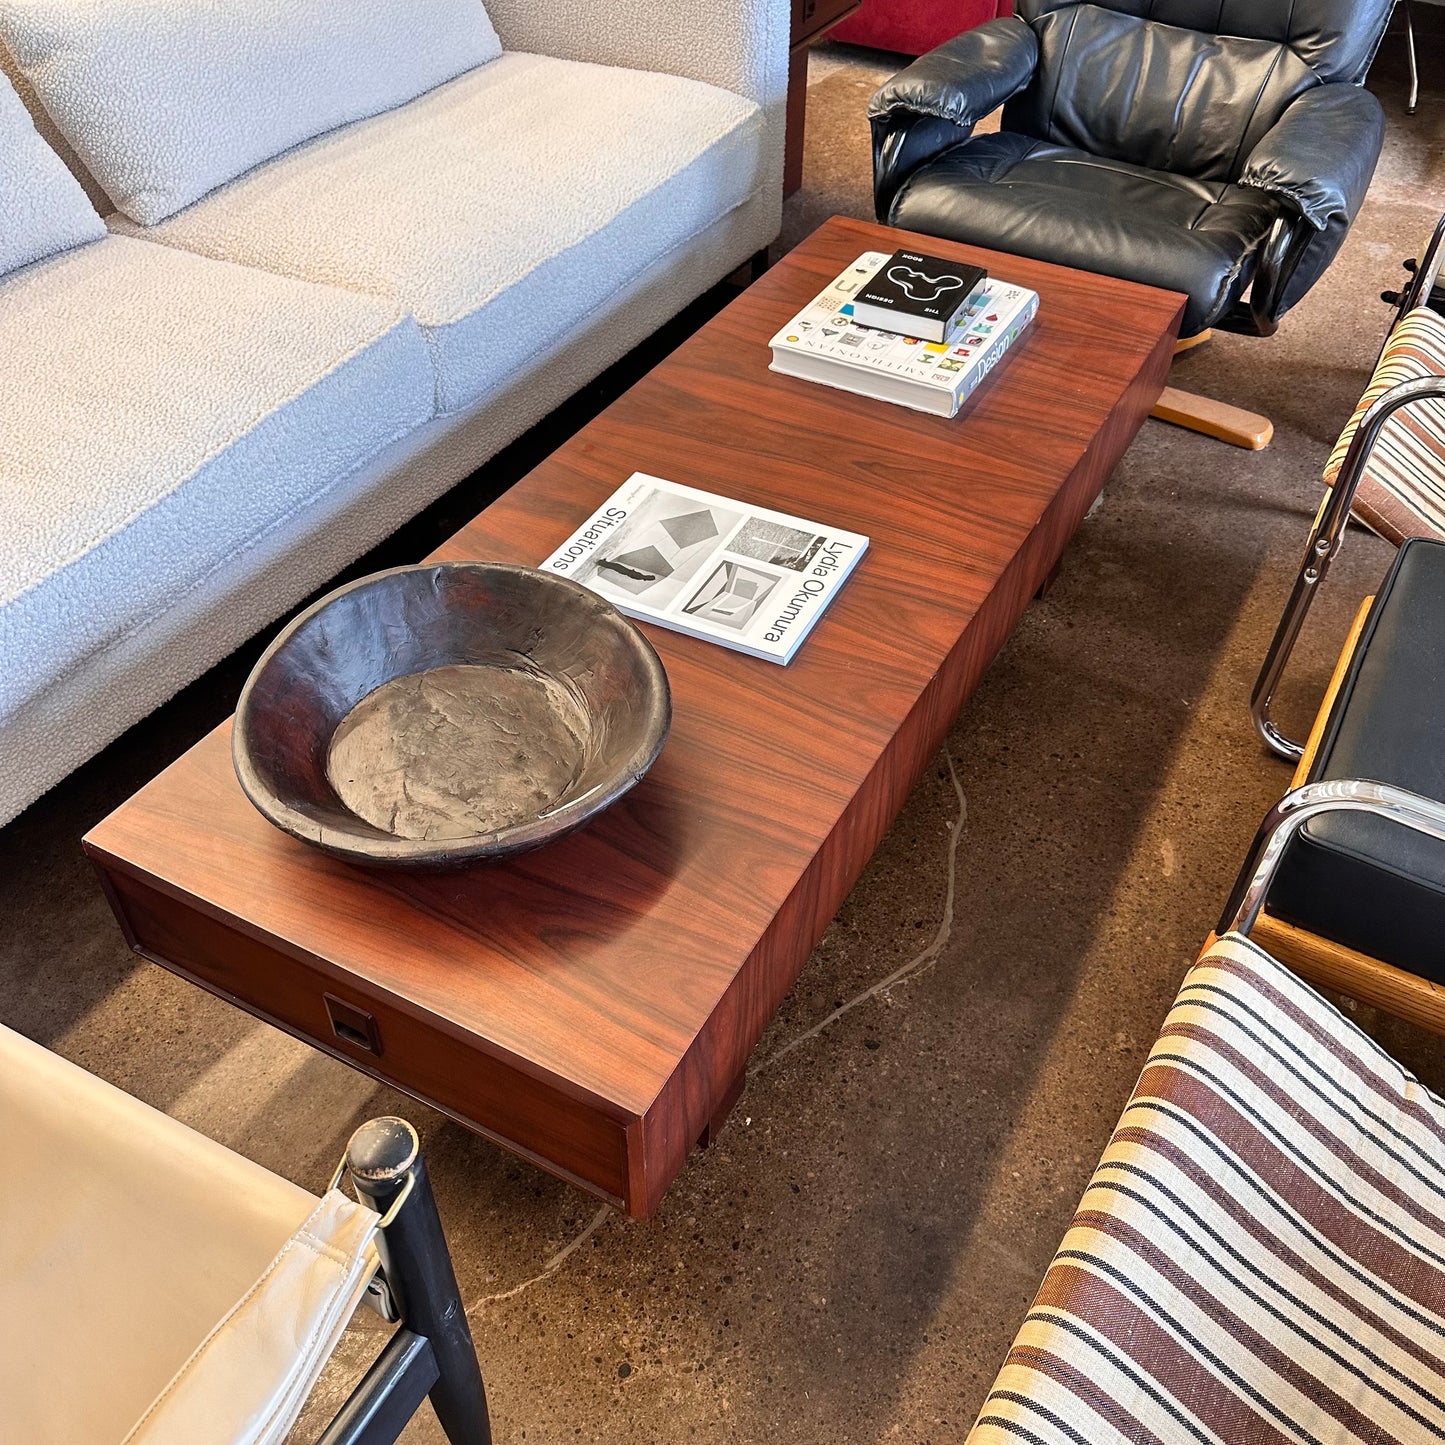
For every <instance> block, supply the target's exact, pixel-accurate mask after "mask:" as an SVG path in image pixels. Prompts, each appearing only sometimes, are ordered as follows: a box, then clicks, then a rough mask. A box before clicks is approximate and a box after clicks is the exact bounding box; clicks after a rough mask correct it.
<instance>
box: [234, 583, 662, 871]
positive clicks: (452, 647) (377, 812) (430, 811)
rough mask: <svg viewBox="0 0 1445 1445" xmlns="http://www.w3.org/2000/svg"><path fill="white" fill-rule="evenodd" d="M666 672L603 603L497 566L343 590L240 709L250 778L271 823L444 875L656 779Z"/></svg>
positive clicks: (277, 646) (352, 855)
mask: <svg viewBox="0 0 1445 1445" xmlns="http://www.w3.org/2000/svg"><path fill="white" fill-rule="evenodd" d="M671 717H672V703H671V696H670V693H669V691H668V685H667V674H666V673H665V672H664V671H663V669H662V663H661V662H660V661H659V660H658V656H657V654H656V652H654V651H653V649H652V646H651V644H650V643H649V642H648V641H647V639H646V638H645V637H643V635H642V634H641V632H639V631H638V630H637V628H636V627H634V626H633V625H632V623H630V622H629V621H628V620H627V619H626V618H625V617H623V615H622V614H621V613H620V612H619V611H618V610H617V609H616V608H615V607H614V606H613V605H612V604H611V603H610V602H608V601H606V599H604V598H602V597H599V596H597V595H596V594H595V593H593V592H589V591H588V590H587V589H586V588H585V587H582V586H580V585H578V584H577V583H576V582H571V581H569V580H568V579H566V578H565V577H555V576H552V575H550V574H548V573H544V572H538V571H535V570H534V569H532V568H530V567H514V566H510V565H508V564H506V563H502V562H443V563H438V564H435V565H423V566H419V567H397V568H394V569H393V570H392V571H390V572H378V573H377V574H376V575H375V576H373V577H364V578H362V579H361V580H360V581H359V582H353V583H351V584H350V585H349V586H346V587H342V588H339V589H338V590H337V591H335V592H333V593H331V594H330V596H328V597H323V598H322V599H321V601H320V602H318V603H316V604H315V606H313V607H310V608H308V609H307V610H306V611H305V612H303V613H302V614H301V615H300V616H299V617H297V618H296V619H295V620H294V621H293V622H292V623H291V624H290V625H289V626H288V627H287V628H286V629H285V630H284V631H283V632H282V633H281V635H280V636H279V637H278V638H277V639H276V640H275V641H274V642H273V643H272V644H271V646H270V647H268V648H267V649H266V652H265V654H264V655H263V656H262V658H261V660H260V661H259V662H258V663H257V664H256V667H255V670H254V671H253V672H252V673H251V676H250V678H249V679H248V680H247V682H246V686H245V689H244V691H243V692H242V693H241V701H240V704H239V706H238V707H237V709H236V722H235V729H234V731H233V733H232V737H231V756H232V759H233V761H234V763H235V766H236V776H237V778H238V779H239V780H240V783H241V787H242V789H243V790H244V792H245V794H246V796H247V797H248V798H249V799H250V800H251V801H252V802H253V803H254V804H255V805H256V807H257V808H259V809H260V811H261V812H262V813H263V814H264V815H265V817H266V818H267V819H268V820H269V821H270V822H272V823H274V824H275V825H276V826H277V827H278V828H280V829H282V831H284V832H286V833H289V834H290V835H291V836H292V837H293V838H299V839H300V840H301V841H302V842H303V843H310V844H311V845H312V846H314V847H317V848H321V849H323V850H325V851H326V852H328V853H333V854H335V855H336V856H338V857H340V858H346V859H348V860H349V861H351V862H353V863H362V864H369V865H376V866H395V867H408V866H410V867H416V868H447V867H453V866H459V865H461V864H463V863H468V862H472V861H474V860H478V859H484V858H501V857H506V856H508V855H510V854H513V853H520V852H523V851H524V850H526V849H528V848H536V847H539V846H540V845H541V844H543V843H548V842H551V841H552V840H553V839H554V838H560V837H562V836H563V834H565V833H570V832H571V831H572V830H573V829H574V828H580V827H581V826H582V825H583V824H584V823H586V822H587V821H588V820H589V819H590V818H592V817H593V816H595V815H596V814H597V813H599V812H601V811H602V809H604V808H606V807H607V806H608V805H609V804H611V803H614V802H616V801H617V799H618V798H620V797H621V796H622V795H623V794H624V793H625V792H627V790H628V789H629V788H631V787H632V786H633V784H635V783H636V782H637V780H638V779H639V778H640V777H642V775H643V774H644V773H645V772H646V771H647V770H648V768H649V767H651V766H652V764H653V762H654V761H655V760H656V758H657V755H658V753H659V752H661V751H662V745H663V742H664V741H665V740H666V738H667V730H668V726H669V723H670V722H671Z"/></svg>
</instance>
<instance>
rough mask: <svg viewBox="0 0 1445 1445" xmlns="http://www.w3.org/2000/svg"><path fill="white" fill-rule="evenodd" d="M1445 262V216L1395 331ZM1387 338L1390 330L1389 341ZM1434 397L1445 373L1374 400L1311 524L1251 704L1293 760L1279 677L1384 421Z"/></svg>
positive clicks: (1298, 748) (1298, 751)
mask: <svg viewBox="0 0 1445 1445" xmlns="http://www.w3.org/2000/svg"><path fill="white" fill-rule="evenodd" d="M1442 266H1445V216H1442V217H1441V219H1440V222H1439V224H1438V225H1437V226H1436V227H1435V233H1434V235H1433V237H1432V238H1431V241H1430V245H1429V247H1428V248H1427V249H1426V251H1425V254H1424V256H1423V257H1422V258H1421V261H1420V264H1419V265H1418V266H1417V267H1416V268H1415V274H1414V276H1413V277H1412V278H1411V281H1410V284H1409V286H1407V287H1406V289H1405V293H1404V295H1403V296H1402V297H1401V298H1400V304H1399V309H1398V311H1397V313H1396V316H1395V320H1394V322H1392V323H1391V326H1390V332H1391V333H1393V331H1394V329H1395V327H1396V326H1397V325H1398V324H1399V323H1400V321H1401V320H1402V319H1403V318H1404V317H1405V316H1406V315H1408V314H1409V312H1411V311H1413V310H1414V309H1415V308H1416V307H1417V306H1421V305H1423V304H1425V303H1426V302H1427V301H1428V299H1429V297H1430V296H1431V294H1432V293H1433V291H1434V289H1435V284H1436V282H1437V280H1438V279H1439V277H1440V272H1441V269H1442ZM1388 340H1389V336H1388V334H1387V336H1386V342H1387V343H1388ZM1382 350H1383V348H1382ZM1431 400H1437V401H1438V400H1445V376H1424V377H1419V378H1417V379H1416V380H1414V381H1405V382H1401V383H1400V385H1399V386H1396V387H1392V388H1391V389H1390V390H1389V391H1387V392H1386V393H1385V394H1384V395H1383V396H1382V397H1380V399H1379V400H1378V401H1376V402H1375V404H1374V405H1373V406H1372V407H1371V408H1370V409H1369V411H1367V412H1366V413H1365V415H1364V416H1363V417H1362V418H1361V419H1360V424H1359V426H1358V428H1357V429H1356V431H1355V435H1354V438H1353V440H1352V441H1351V443H1350V449H1349V451H1348V452H1347V453H1346V454H1345V460H1344V462H1343V463H1342V464H1341V466H1340V473H1339V476H1337V477H1336V478H1335V482H1334V485H1333V486H1332V487H1331V488H1330V492H1329V496H1327V497H1326V498H1325V501H1324V504H1323V505H1322V506H1321V508H1320V510H1319V512H1318V514H1317V515H1316V517H1315V520H1314V524H1313V525H1312V526H1311V528H1310V534H1309V541H1308V542H1307V543H1306V544H1305V552H1304V557H1303V559H1302V561H1301V562H1300V567H1299V572H1298V574H1297V575H1296V577H1295V583H1294V588H1293V589H1292V591H1291V592H1290V596H1289V601H1288V602H1286V603H1285V608H1284V612H1283V613H1282V614H1281V616H1280V619H1279V625H1278V627H1277V628H1276V629H1275V633H1274V638H1273V640H1272V641H1271V642H1270V645H1269V651H1268V652H1267V653H1266V654H1265V658H1264V664H1263V666H1262V667H1261V668H1260V672H1259V677H1258V679H1257V681H1256V682H1255V684H1254V692H1253V694H1252V695H1251V697H1250V703H1249V708H1250V715H1251V716H1252V717H1253V719H1254V725H1255V728H1256V730H1257V731H1258V733H1259V735H1260V737H1262V738H1263V739H1264V741H1265V743H1266V744H1267V746H1268V747H1269V749H1270V750H1271V751H1272V752H1274V753H1276V754H1278V755H1279V756H1280V757H1282V758H1285V759H1287V760H1288V761H1290V762H1298V761H1299V760H1300V758H1302V757H1303V756H1304V745H1303V744H1302V743H1298V742H1296V741H1295V740H1294V739H1292V738H1289V737H1287V736H1285V734H1284V733H1282V732H1281V731H1280V729H1279V728H1278V726H1277V725H1276V724H1275V722H1274V720H1273V718H1272V717H1271V715H1270V713H1271V708H1272V706H1273V703H1274V697H1275V693H1276V691H1277V690H1278V688H1279V682H1280V679H1281V678H1282V677H1283V676H1284V670H1285V667H1286V666H1287V665H1288V663H1289V659H1290V654H1291V653H1292V652H1293V651H1294V647H1295V643H1296V642H1297V641H1298V640H1299V635H1300V632H1301V631H1302V630H1303V628H1304V623H1305V618H1306V617H1307V616H1308V614H1309V610H1310V606H1311V604H1312V603H1313V602H1314V599H1315V594H1316V593H1317V592H1318V591H1319V589H1320V584H1321V583H1322V582H1323V581H1324V580H1325V577H1326V575H1327V574H1328V572H1329V569H1330V564H1331V562H1333V561H1334V559H1335V557H1337V556H1338V555H1339V551H1340V548H1341V546H1342V545H1343V543H1344V534H1345V524H1346V523H1347V522H1348V521H1349V516H1350V507H1351V505H1352V504H1353V502H1354V499H1355V492H1356V491H1357V490H1358V489H1359V485H1360V481H1361V479H1362V478H1363V477H1364V475H1365V468H1366V466H1367V464H1368V463H1369V460H1370V456H1371V454H1372V453H1373V452H1374V449H1375V445H1376V443H1377V442H1378V441H1379V439H1380V433H1381V431H1382V430H1383V429H1384V425H1385V423H1386V422H1387V421H1389V419H1390V418H1391V417H1392V416H1394V414H1395V413H1396V412H1397V411H1400V410H1401V409H1402V408H1404V407H1407V406H1412V405H1414V404H1415V403H1416V402H1421V401H1431Z"/></svg>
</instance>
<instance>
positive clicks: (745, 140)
mask: <svg viewBox="0 0 1445 1445" xmlns="http://www.w3.org/2000/svg"><path fill="white" fill-rule="evenodd" d="M486 8H487V10H488V12H489V13H490V16H491V20H492V23H493V24H494V25H495V27H496V32H497V34H498V35H499V36H500V39H501V42H502V45H503V46H504V53H503V54H502V55H501V57H500V58H499V59H496V60H493V61H491V62H490V63H489V64H486V65H484V66H481V67H479V68H478V69H475V70H472V71H469V72H467V73H465V74H462V75H460V76H458V77H457V78H455V79H453V80H450V81H448V82H446V83H445V84H442V85H440V86H439V87H437V88H436V89H433V90H430V91H428V92H427V93H426V94H423V95H421V96H419V97H418V98H417V99H414V100H411V101H409V102H407V103H406V104H404V105H402V106H400V107H398V108H396V109H392V110H389V111H386V112H384V113H382V114H379V115H375V116H373V117H371V118H369V119H363V120H359V121H356V122H355V123H353V124H349V125H345V126H343V127H341V128H340V129H337V130H333V131H330V132H328V133H326V134H323V135H320V136H318V137H316V138H315V139H312V140H309V141H306V142H304V143H303V144H300V145H297V146H296V147H295V148H294V149H291V150H289V151H287V152H285V153H284V154H281V155H279V156H277V157H276V158H275V159H273V160H269V161H267V162H265V163H264V164H262V165H260V166H259V167H257V168H256V169H254V170H251V171H249V172H247V173H246V174H243V175H241V176H239V177H238V178H237V179H235V180H232V181H230V182H229V183H228V184H225V185H222V186H221V187H220V188H219V189H216V190H213V191H212V192H210V193H209V194H207V195H205V196H203V197H202V198H201V199H199V200H197V201H195V202H194V203H193V204H191V205H189V206H187V207H185V208H184V209H182V210H180V211H178V212H177V213H175V214H174V215H172V216H170V217H169V218H168V219H165V220H162V221H160V222H159V223H158V224H154V225H149V226H143V225H140V224H138V223H136V222H135V221H133V220H131V219H128V218H127V217H125V216H123V215H120V214H118V213H113V214H111V215H109V216H107V219H106V224H107V226H108V228H109V232H110V234H109V235H108V236H107V237H106V238H105V239H101V240H95V241H91V242H89V243H87V244H83V245H79V246H76V247H74V248H72V249H69V250H66V251H64V252H62V253H60V254H58V255H54V256H51V257H50V258H48V259H45V260H41V261H38V262H36V263H34V264H30V265H25V266H22V267H21V268H20V269H19V270H15V271H11V272H10V273H9V274H7V275H4V276H3V277H0V367H3V376H4V385H3V386H0V823H3V822H5V821H7V820H9V819H10V818H12V817H14V816H15V815H16V814H17V813H18V812H20V811H21V810H22V809H23V808H25V807H26V806H28V804H29V803H31V802H32V801H33V800H34V799H35V798H37V797H38V796H39V795H40V794H41V793H43V792H44V791H45V790H46V789H47V788H49V787H50V786H52V785H53V784H54V783H55V782H57V781H58V780H60V779H61V778H62V777H64V776H65V775H66V774H67V773H68V772H69V771H70V770H71V769H73V768H74V767H76V766H77V765H78V764H79V763H81V762H83V761H84V760H85V759H86V758H88V757H90V756H91V755H92V754H94V753H95V752H97V751H98V750H99V749H100V748H102V747H104V746H105V745H106V744H107V743H108V742H110V741H111V740H112V739H114V738H115V737H117V736H118V735H119V734H120V733H121V732H122V731H124V730H125V729H126V728H127V727H129V726H130V725H131V724H133V723H135V722H136V721H138V720H139V719H140V718H142V717H144V716H145V715H146V714H147V713H148V712H150V711H151V710H152V709H153V708H155V707H156V706H157V705H158V704H159V703H161V702H162V701H164V700H165V699H166V698H168V697H169V696H171V695H172V694H173V693H174V692H175V691H177V690H178V689H179V688H180V687H182V686H183V685H184V684H186V683H187V682H189V681H191V680H192V679H194V678H195V677H197V676H199V675H200V674H201V673H202V672H203V671H205V670H206V669H207V668H208V667H209V666H211V665H212V664H213V663H214V662H216V661H217V660H219V659H220V658H222V657H223V656H225V655H226V654H227V653H228V652H230V651H232V650H233V649H234V648H235V647H236V646H238V645H239V644H240V643H242V642H243V641H245V640H246V639H247V638H248V637H250V636H252V635H253V634H254V633H256V632H257V631H258V630H259V629H261V628H262V627H264V626H266V625H267V624H268V623H270V622H272V621H274V620H275V619H276V618H277V617H279V616H280V615H281V614H282V613H284V612H285V611H286V610H287V609H289V608H290V607H292V606H293V605H294V604H295V603H296V602H298V601H299V600H300V599H301V598H303V597H304V596H305V595H306V594H307V593H309V592H311V591H313V590H314V589H316V588H317V587H318V586H320V585H322V584H323V583H325V582H326V580H327V579H328V578H329V577H331V576H333V575H334V574H335V573H336V572H337V571H338V570H339V569H340V568H342V567H343V566H345V565H346V564H348V563H349V562H351V561H353V560H354V559H355V558H356V557H357V556H359V555H360V554H361V553H363V552H364V551H366V550H367V549H368V548H369V547H371V546H372V545H374V544H375V543H376V542H378V541H379V540H381V539H382V538H383V537H385V536H386V535H387V534H388V533H389V532H391V531H392V530H393V529H394V528H395V527H396V526H397V525H399V524H400V523H401V522H402V521H404V520H406V519H407V518H408V517H410V516H412V515H413V514H415V513H416V512H417V511H418V510H419V509H420V508H422V507H423V506H424V505H426V504H427V503H428V502H430V501H432V500H433V499H435V498H436V497H437V496H439V495H440V494H441V493H442V492H444V491H445V490H446V489H447V488H449V487H450V486H452V485H454V484H455V483H456V482H458V481H460V480H461V479H462V478H463V477H465V476H466V475H467V474H468V473H469V472H471V471H472V470H473V469H475V468H476V467H477V466H478V465H479V464H480V463H482V462H483V461H485V460H486V459H487V458H488V457H490V456H491V455H493V454H494V453H495V452H496V451H498V450H499V449H500V448H501V447H503V446H504V445H506V443H508V442H509V441H511V440H512V439H513V438H515V437H516V436H518V435H519V434H520V433H521V432H522V431H524V430H525V429H526V428H527V427H529V426H531V425H532V424H533V423H534V422H536V421H538V420H539V419H541V418H542V417H543V416H545V415H546V414H547V413H548V412H549V411H550V410H552V409H553V408H554V407H556V406H557V405H558V404H559V403H560V402H561V401H563V400H564V399H565V398H566V397H568V396H569V395H570V394H571V393H573V392H574V391H575V390H577V389H578V388H579V387H580V386H581V385H583V384H584V383H585V382H587V381H588V380H590V379H591V378H592V377H594V376H596V375H597V374H598V373H599V372H600V371H602V370H603V369H604V368H605V367H607V366H608V365H610V364H611V363H612V362H614V361H615V360H617V359H618V358H620V357H621V356H622V355H624V354H625V353H626V352H627V351H628V350H630V349H631V348H632V347H633V346H635V345H636V344H637V343H638V342H639V341H641V340H643V339H644V338H645V337H646V336H647V335H648V334H649V333H650V332H652V331H653V330H655V329H656V328H657V327H658V326H659V325H660V324H661V323H662V322H664V321H665V320H667V319H668V318H669V317H671V316H672V315H674V314H675V313H676V312H677V311H679V310H680V309H681V308H682V307H683V306H684V305H686V304H687V303H688V302H689V301H691V300H693V299H694V298H696V297H697V296H699V295H700V294H701V293H702V292H704V291H705V290H707V289H708V288H709V287H711V286H713V285H715V284H716V283H717V282H718V281H719V280H721V279H722V278H723V277H724V276H726V275H727V274H728V273H729V272H731V271H732V270H734V269H735V268H736V267H738V266H739V265H740V264H742V263H743V262H744V261H745V260H746V259H747V258H748V257H749V256H750V255H752V254H753V253H755V252H756V251H758V250H759V249H761V248H762V247H764V246H766V245H767V244H768V243H769V242H770V241H771V240H772V239H773V238H774V237H775V236H776V234H777V231H778V229H779V224H780V218H781V194H782V134H783V108H784V102H785V93H786V83H787V74H786V72H787V48H788V3H787V0H713V3H709V4H706V5H697V4H692V3H682V0H565V3H564V0H489V3H488V4H487V7H486ZM3 60H4V57H0V63H3ZM3 68H5V69H7V70H10V71H11V73H12V74H13V73H14V65H13V61H12V62H11V63H9V64H3ZM17 89H20V90H21V92H22V95H25V94H26V86H25V85H24V83H23V79H22V80H21V81H20V82H19V83H17ZM26 98H27V100H28V101H30V102H32V109H33V110H34V111H35V112H36V121H37V128H38V129H40V130H41V131H42V133H47V132H49V134H50V135H51V136H52V137H54V129H53V127H52V124H51V122H52V119H53V118H52V117H51V116H48V115H46V114H45V113H44V111H43V109H40V108H39V107H38V105H36V104H34V97H33V96H29V95H27V97H26ZM56 139H58V138H56ZM61 148H62V147H60V146H59V145H58V146H57V149H61ZM68 158H69V159H71V160H73V157H68ZM3 164H4V158H3V157H0V166H3ZM73 168H74V169H76V170H77V173H78V174H79V176H80V179H81V180H82V182H83V183H84V184H85V185H86V187H87V190H88V191H89V193H90V194H91V195H92V197H95V198H96V199H97V200H98V201H99V200H100V199H102V198H103V193H102V192H101V190H100V188H99V187H98V186H97V184H96V182H95V181H94V180H93V179H92V178H91V177H90V176H88V175H85V174H84V173H83V169H82V168H80V166H79V163H78V162H76V163H74V166H73ZM98 208H99V209H101V210H102V211H104V210H106V209H108V206H99V207H98ZM618 480H619V481H621V480H622V478H621V477H619V478H618Z"/></svg>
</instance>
